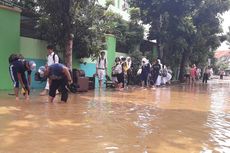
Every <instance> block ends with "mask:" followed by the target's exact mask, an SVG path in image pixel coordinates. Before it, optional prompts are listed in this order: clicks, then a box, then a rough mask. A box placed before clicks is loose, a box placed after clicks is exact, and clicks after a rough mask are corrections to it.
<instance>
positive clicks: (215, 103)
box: [206, 84, 230, 153]
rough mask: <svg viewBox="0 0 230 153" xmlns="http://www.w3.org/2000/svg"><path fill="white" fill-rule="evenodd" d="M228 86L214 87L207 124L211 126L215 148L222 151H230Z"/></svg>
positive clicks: (229, 97)
mask: <svg viewBox="0 0 230 153" xmlns="http://www.w3.org/2000/svg"><path fill="white" fill-rule="evenodd" d="M226 86H227V85H223V84H220V85H219V86H217V87H214V88H212V89H211V90H212V91H213V92H212V94H211V109H210V113H209V115H208V121H207V124H206V126H207V127H210V128H211V129H212V130H211V133H210V141H211V142H213V143H214V144H213V145H214V146H213V147H214V148H213V149H214V150H215V151H217V152H221V153H227V152H230V131H229V128H230V122H229V121H230V114H229V99H230V96H229V91H228V90H227V91H226Z"/></svg>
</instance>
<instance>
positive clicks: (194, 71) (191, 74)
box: [190, 68, 196, 77]
mask: <svg viewBox="0 0 230 153" xmlns="http://www.w3.org/2000/svg"><path fill="white" fill-rule="evenodd" d="M190 76H191V77H196V68H191V69H190Z"/></svg>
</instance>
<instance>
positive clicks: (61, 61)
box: [53, 53, 64, 64]
mask: <svg viewBox="0 0 230 153" xmlns="http://www.w3.org/2000/svg"><path fill="white" fill-rule="evenodd" d="M55 55H57V56H58V54H56V53H54V54H53V61H54V63H55V62H56V61H55ZM58 59H59V62H58V63H61V64H64V62H63V60H62V59H61V58H60V56H58Z"/></svg>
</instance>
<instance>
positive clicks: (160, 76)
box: [137, 57, 172, 88]
mask: <svg viewBox="0 0 230 153" xmlns="http://www.w3.org/2000/svg"><path fill="white" fill-rule="evenodd" d="M137 74H139V75H140V79H141V85H142V88H144V87H149V86H151V87H152V88H155V87H160V86H162V85H163V86H164V85H166V84H170V80H171V79H172V70H171V69H170V68H169V67H167V66H166V65H163V64H162V63H161V60H160V59H156V60H153V63H152V64H150V63H149V60H148V59H146V58H145V57H144V58H142V62H141V67H140V69H139V70H138V72H137Z"/></svg>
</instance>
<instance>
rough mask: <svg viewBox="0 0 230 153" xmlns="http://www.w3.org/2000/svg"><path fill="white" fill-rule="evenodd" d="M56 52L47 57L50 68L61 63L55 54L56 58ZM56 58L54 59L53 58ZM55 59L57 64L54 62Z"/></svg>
mask: <svg viewBox="0 0 230 153" xmlns="http://www.w3.org/2000/svg"><path fill="white" fill-rule="evenodd" d="M54 54H55V53H54V52H52V53H51V54H50V55H48V56H47V64H48V66H50V65H52V64H55V63H59V58H58V55H57V54H55V56H54ZM53 56H54V58H53ZM54 59H55V62H54Z"/></svg>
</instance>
